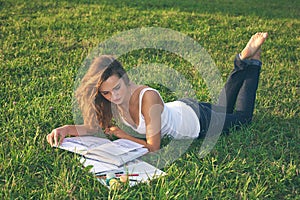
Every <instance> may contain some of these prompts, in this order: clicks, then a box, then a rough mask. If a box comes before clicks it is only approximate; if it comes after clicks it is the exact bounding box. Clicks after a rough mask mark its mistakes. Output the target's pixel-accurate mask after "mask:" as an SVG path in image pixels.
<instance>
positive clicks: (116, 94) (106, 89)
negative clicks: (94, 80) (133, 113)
mask: <svg viewBox="0 0 300 200" xmlns="http://www.w3.org/2000/svg"><path fill="white" fill-rule="evenodd" d="M99 91H100V93H101V94H102V96H103V97H104V98H105V99H107V100H108V101H110V102H111V103H114V104H117V105H120V104H122V103H124V100H125V99H126V95H128V86H127V85H126V84H125V82H124V80H123V79H122V78H119V77H118V76H117V75H112V76H111V77H109V78H108V79H107V80H106V81H103V83H102V84H101V86H100V88H99Z"/></svg>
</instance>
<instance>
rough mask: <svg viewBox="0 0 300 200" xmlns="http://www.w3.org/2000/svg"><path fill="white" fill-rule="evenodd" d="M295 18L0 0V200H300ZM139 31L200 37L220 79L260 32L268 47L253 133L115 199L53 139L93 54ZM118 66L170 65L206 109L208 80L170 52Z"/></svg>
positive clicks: (257, 10) (258, 7) (287, 13)
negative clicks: (80, 73) (117, 37)
mask: <svg viewBox="0 0 300 200" xmlns="http://www.w3.org/2000/svg"><path fill="white" fill-rule="evenodd" d="M299 10H300V2H299V1H293V0H287V1H284V3H283V1H280V0H266V1H263V2H262V1H258V0H254V1H242V0H236V1H232V0H224V1H221V0H213V1H210V0H199V1H193V0H185V1H171V0H160V1H159V0H141V1H130V0H122V1H121V0H115V1H109V0H99V1H96V0H90V1H88V0H76V1H71V0H69V1H67V0H62V1H54V0H46V1H37V0H31V1H22V0H15V1H12V0H0V95H1V98H0V106H1V107H0V108H1V109H0V140H1V143H0V190H1V192H0V199H300V155H299V153H300V132H299V130H300V129H299V121H300V117H299V111H300V109H299V108H300V107H299V100H300V99H299V95H300V88H299V87H300V83H299V75H300V54H299V52H300V35H299V32H300V13H299ZM141 27H162V28H167V29H171V30H174V31H178V32H180V33H183V34H186V35H188V36H189V37H191V38H193V39H194V40H196V41H197V42H198V43H199V44H200V45H201V46H202V47H204V48H205V50H206V51H207V52H208V53H209V54H210V56H211V57H212V59H213V60H214V62H215V63H216V65H217V66H218V69H219V71H220V72H221V75H222V78H223V79H224V81H225V80H226V77H227V75H228V74H229V73H230V71H231V68H232V61H233V59H234V56H235V54H236V53H238V52H239V51H240V50H242V48H243V47H244V46H245V44H246V43H247V41H248V39H249V38H250V36H251V35H252V34H254V33H255V32H258V31H267V32H268V33H269V38H268V39H267V41H266V43H265V44H264V45H263V56H262V60H263V68H262V72H261V76H260V78H261V79H260V83H259V88H258V92H257V101H256V109H255V115H254V119H253V123H252V124H251V125H250V126H248V127H244V128H242V129H241V130H232V131H231V134H230V135H228V136H227V135H226V136H225V135H222V136H221V137H220V138H219V140H218V142H217V144H216V146H215V147H214V148H213V150H212V151H211V152H210V153H209V154H208V155H207V156H205V157H204V158H200V157H199V154H198V152H199V147H200V146H201V142H202V141H201V140H198V141H195V142H194V143H193V145H192V148H189V150H188V151H187V152H186V153H184V154H183V155H182V156H181V157H180V158H179V159H177V160H176V161H175V162H173V163H171V164H169V165H167V166H165V168H163V170H164V171H165V172H167V173H168V175H167V176H165V177H162V178H160V179H157V180H154V181H151V182H150V183H149V184H140V185H138V186H136V187H132V188H128V187H125V188H123V189H122V190H116V191H114V190H112V191H110V190H108V189H107V188H106V187H104V186H103V185H101V184H100V183H99V182H98V181H97V180H96V179H95V177H94V176H93V175H92V174H90V173H88V171H87V170H86V169H85V170H82V169H81V167H80V163H79V162H78V156H76V155H74V154H70V153H67V152H65V151H61V150H58V149H53V148H51V147H50V145H49V144H48V143H47V142H46V135H47V134H48V133H50V132H51V130H52V129H54V128H56V127H58V126H62V125H64V124H74V120H73V113H72V97H73V91H74V80H75V78H76V75H77V73H78V70H79V68H80V67H81V65H82V63H83V61H84V59H85V58H86V57H87V56H88V55H89V53H90V52H91V50H92V49H93V48H94V47H96V46H97V45H98V44H99V43H101V42H102V41H104V40H106V39H108V38H110V37H112V36H114V35H115V34H117V33H121V32H122V31H126V30H131V29H133V28H141ZM122 61H123V63H124V66H125V68H130V67H132V66H136V67H138V65H139V64H146V63H147V62H157V63H164V64H165V65H168V66H173V67H174V68H176V70H178V71H180V73H182V74H184V75H186V77H188V80H189V81H190V83H191V84H192V86H193V90H195V91H196V95H197V98H198V99H199V100H201V101H209V100H210V97H209V94H208V92H207V89H206V87H205V84H204V82H203V80H202V79H201V77H197V76H196V75H195V74H193V72H191V70H189V69H190V68H189V67H190V66H188V63H187V62H185V61H184V60H183V59H178V58H177V57H176V56H174V55H170V54H169V53H168V52H162V51H158V50H153V49H152V50H151V49H150V50H149V51H148V50H140V51H134V52H129V53H128V54H127V55H124V56H123V57H122ZM166 76H167V75H166ZM162 94H163V97H164V98H165V99H166V100H168V99H170V100H171V99H172V97H171V96H168V94H167V93H163V92H162Z"/></svg>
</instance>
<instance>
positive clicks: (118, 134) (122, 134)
mask: <svg viewBox="0 0 300 200" xmlns="http://www.w3.org/2000/svg"><path fill="white" fill-rule="evenodd" d="M104 133H105V134H107V135H110V136H112V135H114V136H116V137H117V138H126V137H127V136H128V134H127V133H126V132H124V131H123V130H121V129H120V128H119V127H117V126H112V127H110V128H106V129H105V131H104Z"/></svg>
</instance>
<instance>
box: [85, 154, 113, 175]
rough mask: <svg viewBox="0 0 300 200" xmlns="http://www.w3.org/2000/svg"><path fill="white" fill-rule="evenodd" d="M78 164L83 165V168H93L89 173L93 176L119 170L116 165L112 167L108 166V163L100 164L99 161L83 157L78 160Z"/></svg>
mask: <svg viewBox="0 0 300 200" xmlns="http://www.w3.org/2000/svg"><path fill="white" fill-rule="evenodd" d="M80 162H81V163H82V164H83V166H84V167H87V166H93V167H92V168H91V169H90V172H92V173H94V174H96V173H100V172H106V171H112V170H117V169H119V168H118V167H117V166H116V165H112V164H109V163H104V162H100V161H97V160H93V159H89V158H84V157H82V158H81V159H80Z"/></svg>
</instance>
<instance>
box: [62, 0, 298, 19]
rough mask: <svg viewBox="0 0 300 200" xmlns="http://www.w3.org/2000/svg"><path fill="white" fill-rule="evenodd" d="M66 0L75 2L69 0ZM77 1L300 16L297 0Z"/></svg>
mask: <svg viewBox="0 0 300 200" xmlns="http://www.w3.org/2000/svg"><path fill="white" fill-rule="evenodd" d="M68 2H74V1H70V0H68ZM77 3H78V4H106V5H110V6H113V7H116V8H123V7H129V8H134V9H137V10H141V11H144V10H146V11H150V10H179V11H182V12H193V13H203V14H205V13H209V14H212V13H220V14H222V15H232V16H239V15H242V16H250V17H251V16H257V17H261V18H265V19H281V18H290V19H299V18H300V12H298V11H299V8H300V1H292V0H288V1H285V3H283V2H282V1H281V0H276V1H274V0H266V1H259V0H253V1H243V0H236V1H233V0H227V1H222V0H201V1H199V0H198V1H192V0H187V1H174V0H151V1H149V0H140V1H131V0H123V1H119V2H118V1H110V0H102V1H97V0H78V1H77Z"/></svg>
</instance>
